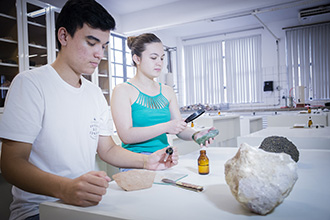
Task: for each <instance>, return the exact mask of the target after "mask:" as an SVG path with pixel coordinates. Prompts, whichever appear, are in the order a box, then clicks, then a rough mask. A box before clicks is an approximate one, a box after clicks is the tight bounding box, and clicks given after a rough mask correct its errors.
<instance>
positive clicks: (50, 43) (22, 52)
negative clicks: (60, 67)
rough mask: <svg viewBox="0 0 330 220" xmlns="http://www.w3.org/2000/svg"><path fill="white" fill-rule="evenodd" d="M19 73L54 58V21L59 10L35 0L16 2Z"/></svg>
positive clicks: (49, 61) (19, 0)
mask: <svg viewBox="0 0 330 220" xmlns="http://www.w3.org/2000/svg"><path fill="white" fill-rule="evenodd" d="M16 5H17V15H19V16H18V19H17V28H18V46H19V47H18V55H19V67H20V71H23V70H27V69H32V68H35V67H38V66H42V65H45V64H47V63H52V62H53V61H54V60H55V58H56V51H57V49H56V38H55V19H56V17H57V15H58V13H59V12H60V9H58V8H56V7H53V6H51V5H49V4H47V3H44V2H39V1H36V0H17V2H16Z"/></svg>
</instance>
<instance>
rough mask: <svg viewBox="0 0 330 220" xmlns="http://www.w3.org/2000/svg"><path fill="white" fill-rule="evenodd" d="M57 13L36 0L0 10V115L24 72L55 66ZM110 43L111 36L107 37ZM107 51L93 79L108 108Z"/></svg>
mask: <svg viewBox="0 0 330 220" xmlns="http://www.w3.org/2000/svg"><path fill="white" fill-rule="evenodd" d="M59 13H60V9H59V8H56V7H54V6H52V5H50V4H47V3H44V2H41V1H37V0H17V1H15V0H10V1H6V4H2V5H1V7H0V24H1V32H0V111H2V108H3V106H4V102H5V97H6V94H7V91H8V88H9V85H10V83H11V81H12V80H13V78H14V77H15V76H16V75H17V74H18V73H19V72H22V71H24V70H28V69H33V68H36V67H39V66H42V65H45V64H48V63H52V62H54V60H55V59H56V55H57V52H58V49H57V43H56V35H55V22H56V18H57V16H58V14H59ZM109 39H110V36H109ZM109 57H110V56H109V51H108V49H107V50H106V51H105V55H104V58H103V59H102V61H101V63H100V65H99V67H98V68H97V69H96V71H95V73H94V74H93V75H92V76H85V77H86V78H88V79H89V80H91V81H92V82H93V83H95V84H96V85H98V86H100V87H101V89H102V91H103V94H104V96H105V98H106V100H107V101H108V103H109V105H110V91H111V72H110V71H111V69H110V59H109Z"/></svg>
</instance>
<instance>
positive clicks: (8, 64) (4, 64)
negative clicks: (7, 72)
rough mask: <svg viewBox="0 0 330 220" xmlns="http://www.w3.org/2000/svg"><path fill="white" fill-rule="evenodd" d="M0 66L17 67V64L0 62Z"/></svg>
mask: <svg viewBox="0 0 330 220" xmlns="http://www.w3.org/2000/svg"><path fill="white" fill-rule="evenodd" d="M0 66H7V67H18V64H12V63H0Z"/></svg>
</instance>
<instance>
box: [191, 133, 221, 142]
mask: <svg viewBox="0 0 330 220" xmlns="http://www.w3.org/2000/svg"><path fill="white" fill-rule="evenodd" d="M218 134H219V130H218V129H213V130H211V131H209V132H208V133H207V134H205V135H203V136H202V137H200V138H198V139H197V140H196V143H197V144H202V143H203V144H205V141H206V140H208V139H210V138H214V137H215V136H217V135H218Z"/></svg>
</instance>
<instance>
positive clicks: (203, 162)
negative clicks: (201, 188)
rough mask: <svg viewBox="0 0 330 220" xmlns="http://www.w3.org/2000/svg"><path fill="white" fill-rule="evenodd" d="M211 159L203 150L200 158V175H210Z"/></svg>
mask: <svg viewBox="0 0 330 220" xmlns="http://www.w3.org/2000/svg"><path fill="white" fill-rule="evenodd" d="M209 172H210V168H209V158H208V157H207V156H206V150H201V151H200V155H199V158H198V173H199V174H201V175H206V174H209Z"/></svg>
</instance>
